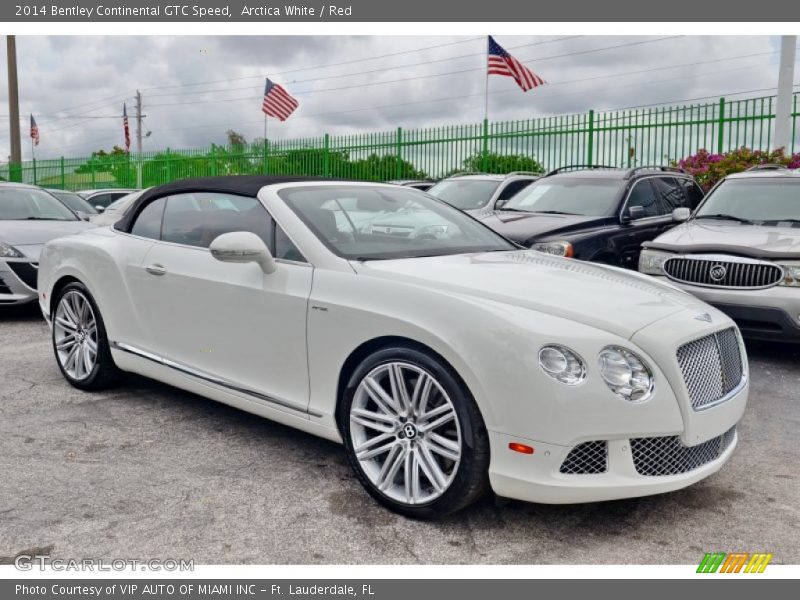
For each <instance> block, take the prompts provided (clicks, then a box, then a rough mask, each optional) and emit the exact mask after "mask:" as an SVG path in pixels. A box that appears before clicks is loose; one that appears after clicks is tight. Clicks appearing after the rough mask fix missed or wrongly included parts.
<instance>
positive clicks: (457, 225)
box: [279, 186, 516, 260]
mask: <svg viewBox="0 0 800 600" xmlns="http://www.w3.org/2000/svg"><path fill="white" fill-rule="evenodd" d="M279 195H280V197H281V198H283V200H284V201H285V202H286V204H288V205H289V207H290V208H291V209H292V210H294V212H295V213H297V215H298V216H299V217H300V218H301V219H302V220H303V222H304V223H305V224H306V225H307V226H308V227H309V229H311V231H313V232H314V234H315V235H316V236H317V237H318V238H319V239H320V240H321V241H322V242H323V243H324V244H325V245H326V246H327V247H328V248H329V249H330V250H331V251H332V252H334V253H335V254H337V255H339V256H341V257H343V258H347V259H351V260H380V259H389V258H414V257H422V256H443V255H447V254H462V253H467V252H496V251H500V250H514V249H516V246H514V245H513V244H512V243H511V242H509V241H508V240H506V239H505V238H502V237H500V236H499V235H498V234H496V233H494V232H493V231H492V230H491V229H489V228H487V227H485V226H484V225H481V224H480V223H479V222H478V221H476V220H475V219H473V218H472V217H470V216H468V215H465V214H464V213H462V212H461V211H459V210H456V209H454V208H452V207H450V206H448V205H447V204H444V203H442V202H439V201H437V200H434V199H433V198H429V197H428V196H426V195H425V194H423V193H422V192H419V191H416V190H411V189H407V188H399V187H398V188H397V189H392V188H388V187H385V188H384V187H380V188H379V187H368V186H324V187H322V186H319V187H299V188H288V189H284V190H282V191H281V192H280V193H279Z"/></svg>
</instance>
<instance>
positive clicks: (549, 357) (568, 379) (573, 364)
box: [539, 344, 586, 385]
mask: <svg viewBox="0 0 800 600" xmlns="http://www.w3.org/2000/svg"><path fill="white" fill-rule="evenodd" d="M539 366H540V367H542V371H544V372H545V373H546V374H547V375H548V376H549V377H552V378H553V379H555V380H556V381H558V382H561V383H563V384H565V385H577V384H579V383H580V382H581V381H583V380H584V379H585V378H586V365H585V364H584V362H583V360H582V359H581V357H580V356H578V355H577V354H575V353H574V352H573V351H572V350H570V349H569V348H566V347H565V346H559V345H557V344H548V345H547V346H542V349H541V350H539Z"/></svg>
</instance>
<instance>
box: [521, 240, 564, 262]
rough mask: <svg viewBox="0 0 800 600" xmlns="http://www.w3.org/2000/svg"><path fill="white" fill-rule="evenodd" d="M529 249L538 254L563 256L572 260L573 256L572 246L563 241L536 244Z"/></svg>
mask: <svg viewBox="0 0 800 600" xmlns="http://www.w3.org/2000/svg"><path fill="white" fill-rule="evenodd" d="M531 248H532V249H533V250H536V251H538V252H544V253H545V254H553V255H554V256H563V257H565V258H572V257H573V256H574V250H573V248H572V244H570V243H569V242H567V241H563V240H559V241H556V242H538V243H536V244H534V245H533V246H531Z"/></svg>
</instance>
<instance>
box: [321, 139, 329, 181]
mask: <svg viewBox="0 0 800 600" xmlns="http://www.w3.org/2000/svg"><path fill="white" fill-rule="evenodd" d="M322 174H323V175H324V176H325V177H330V176H331V136H330V134H327V133H326V134H325V145H324V147H323V151H322Z"/></svg>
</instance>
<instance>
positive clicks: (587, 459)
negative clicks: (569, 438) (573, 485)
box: [559, 441, 608, 475]
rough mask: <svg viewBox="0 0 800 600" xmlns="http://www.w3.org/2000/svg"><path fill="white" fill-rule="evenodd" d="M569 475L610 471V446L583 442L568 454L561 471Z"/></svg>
mask: <svg viewBox="0 0 800 600" xmlns="http://www.w3.org/2000/svg"><path fill="white" fill-rule="evenodd" d="M559 470H560V471H561V472H562V473H565V474H567V475H591V474H593V473H605V472H606V470H608V444H606V442H605V441H593V442H583V443H582V444H578V445H577V446H575V447H574V448H573V449H572V450H570V451H569V454H567V458H565V459H564V462H563V463H561V468H560V469H559Z"/></svg>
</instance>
